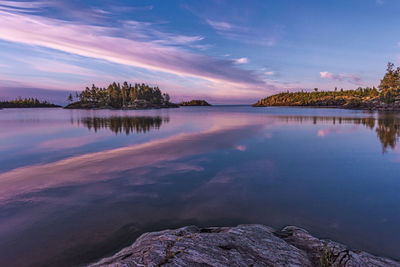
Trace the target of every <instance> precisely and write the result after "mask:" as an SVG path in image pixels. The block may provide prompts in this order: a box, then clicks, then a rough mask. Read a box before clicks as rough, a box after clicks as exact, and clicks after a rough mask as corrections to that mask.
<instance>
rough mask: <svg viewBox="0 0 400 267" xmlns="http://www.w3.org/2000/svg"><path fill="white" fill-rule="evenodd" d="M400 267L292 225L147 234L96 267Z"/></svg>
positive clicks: (246, 226) (189, 228)
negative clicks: (318, 237) (317, 236)
mask: <svg viewBox="0 0 400 267" xmlns="http://www.w3.org/2000/svg"><path fill="white" fill-rule="evenodd" d="M164 265H165V266H400V263H399V262H396V261H393V260H389V259H385V258H380V257H376V256H373V255H371V254H368V253H366V252H363V251H352V250H349V249H348V248H346V247H345V246H344V245H342V244H339V243H336V242H333V241H330V240H320V239H317V238H315V237H313V236H311V235H310V234H309V233H308V232H307V231H305V230H303V229H300V228H297V227H294V226H288V227H285V228H284V229H282V230H281V231H275V230H274V229H272V228H270V227H266V226H263V225H239V226H237V227H213V228H197V227H195V226H187V227H183V228H180V229H176V230H165V231H161V232H153V233H146V234H143V235H142V236H141V237H139V238H138V239H137V240H136V242H135V243H133V244H132V245H131V246H130V247H127V248H125V249H123V250H121V251H120V252H118V253H117V254H115V255H114V256H112V257H109V258H105V259H103V260H101V261H99V262H97V263H95V264H92V265H91V266H164Z"/></svg>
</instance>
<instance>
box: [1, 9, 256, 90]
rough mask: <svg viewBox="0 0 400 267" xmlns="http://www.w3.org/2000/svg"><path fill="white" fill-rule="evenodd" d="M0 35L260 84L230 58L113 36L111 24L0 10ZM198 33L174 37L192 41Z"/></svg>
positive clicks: (163, 68)
mask: <svg viewBox="0 0 400 267" xmlns="http://www.w3.org/2000/svg"><path fill="white" fill-rule="evenodd" d="M0 20H1V21H2V27H1V28H0V39H4V40H7V41H13V42H19V43H25V44H29V45H39V46H44V47H47V48H52V49H57V50H62V51H65V52H69V53H73V54H78V55H81V56H86V57H92V58H100V59H105V60H108V61H111V62H115V63H119V64H125V65H130V66H135V67H141V68H146V69H151V70H156V71H162V72H167V73H173V74H176V75H183V76H191V77H198V78H202V79H206V80H209V81H216V82H229V83H237V84H258V85H260V84H264V81H263V80H262V79H260V78H259V77H258V76H257V74H255V73H254V72H252V71H248V70H243V69H240V68H237V67H236V66H235V64H234V61H230V60H218V59H214V58H211V57H207V56H202V55H198V54H194V53H190V52H187V51H185V50H182V49H178V48H175V47H170V46H166V45H160V44H157V43H154V42H144V41H136V40H131V39H127V38H124V37H118V36H113V35H112V32H113V29H112V28H108V27H99V26H91V25H83V24H77V23H70V22H66V21H62V20H56V19H51V18H47V17H42V16H36V15H26V14H23V15H22V14H19V13H12V12H6V11H0ZM199 39H201V37H198V36H196V37H192V38H189V39H188V38H182V37H181V38H179V37H178V38H177V39H176V40H175V41H178V42H181V43H182V42H188V41H189V42H193V41H195V40H199Z"/></svg>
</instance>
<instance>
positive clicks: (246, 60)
mask: <svg viewBox="0 0 400 267" xmlns="http://www.w3.org/2000/svg"><path fill="white" fill-rule="evenodd" d="M235 62H236V63H237V64H246V63H249V60H248V59H247V57H241V58H238V59H236V60H235Z"/></svg>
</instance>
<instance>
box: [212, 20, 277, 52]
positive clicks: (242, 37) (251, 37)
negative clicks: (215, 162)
mask: <svg viewBox="0 0 400 267" xmlns="http://www.w3.org/2000/svg"><path fill="white" fill-rule="evenodd" d="M205 22H206V23H207V24H208V25H209V26H210V27H211V28H213V29H214V30H215V31H216V32H217V33H218V34H220V35H221V36H224V37H225V38H227V39H231V40H235V41H239V42H242V43H247V44H255V45H262V46H273V45H275V44H276V37H275V34H268V33H266V32H263V33H259V32H258V31H257V30H256V29H254V28H248V27H244V26H238V25H235V24H233V23H230V22H226V21H218V20H211V19H205Z"/></svg>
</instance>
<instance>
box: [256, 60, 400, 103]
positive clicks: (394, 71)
mask: <svg viewBox="0 0 400 267" xmlns="http://www.w3.org/2000/svg"><path fill="white" fill-rule="evenodd" d="M253 106H254V107H265V106H311V107H339V108H351V109H369V110H400V67H397V68H395V66H394V64H393V63H390V62H389V63H388V66H387V70H386V73H385V75H384V77H383V79H382V80H381V82H380V85H379V86H378V88H375V87H372V88H370V87H366V88H361V87H359V88H357V89H355V90H343V89H341V90H337V88H335V90H334V91H319V90H318V88H315V89H314V92H304V91H301V92H292V93H291V92H285V93H279V94H276V95H272V96H269V97H267V98H264V99H262V100H260V101H258V102H257V103H255V104H253Z"/></svg>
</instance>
